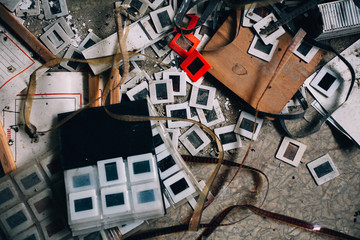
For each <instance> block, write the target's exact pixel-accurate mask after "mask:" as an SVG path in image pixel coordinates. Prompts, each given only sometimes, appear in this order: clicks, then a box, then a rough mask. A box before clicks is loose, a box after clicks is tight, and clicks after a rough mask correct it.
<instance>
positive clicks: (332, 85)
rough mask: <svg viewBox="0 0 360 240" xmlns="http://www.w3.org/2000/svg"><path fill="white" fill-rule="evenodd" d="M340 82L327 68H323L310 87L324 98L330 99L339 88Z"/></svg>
mask: <svg viewBox="0 0 360 240" xmlns="http://www.w3.org/2000/svg"><path fill="white" fill-rule="evenodd" d="M341 82H342V81H341V79H340V78H339V77H338V76H337V74H336V73H334V72H333V71H331V70H330V69H329V68H327V67H323V68H322V69H321V70H320V71H319V72H318V74H316V76H315V77H314V79H313V80H312V81H311V82H310V85H311V86H312V87H313V88H315V89H316V90H317V91H319V92H320V93H322V94H323V95H325V96H326V97H330V96H331V95H333V94H334V92H335V91H336V89H337V88H338V87H339V86H340V84H341Z"/></svg>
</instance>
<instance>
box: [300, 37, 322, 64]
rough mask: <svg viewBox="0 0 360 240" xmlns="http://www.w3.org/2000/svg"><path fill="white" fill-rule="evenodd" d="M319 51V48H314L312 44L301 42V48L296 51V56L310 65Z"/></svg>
mask: <svg viewBox="0 0 360 240" xmlns="http://www.w3.org/2000/svg"><path fill="white" fill-rule="evenodd" d="M318 51H319V48H318V47H315V46H312V45H311V44H309V43H307V42H306V41H304V40H303V41H301V42H300V44H299V46H298V47H297V48H296V49H295V51H294V54H295V55H296V56H298V57H299V58H300V59H301V60H303V61H304V62H306V63H309V62H310V61H311V59H313V57H314V56H315V55H316V53H317V52H318Z"/></svg>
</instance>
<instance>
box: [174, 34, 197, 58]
mask: <svg viewBox="0 0 360 240" xmlns="http://www.w3.org/2000/svg"><path fill="white" fill-rule="evenodd" d="M181 36H183V37H184V38H186V39H188V40H189V41H190V42H192V44H193V45H192V46H191V48H190V49H189V51H186V50H185V49H184V48H182V47H181V46H180V45H178V44H177V43H176V42H177V40H178V39H179V38H180V37H181ZM199 43H200V40H199V39H198V38H197V37H195V36H194V35H193V34H191V33H190V34H187V35H181V34H180V33H178V34H176V36H175V37H174V38H173V40H171V42H170V43H169V47H170V48H171V49H173V50H174V51H175V52H177V53H178V54H179V55H180V56H182V57H183V58H187V57H188V56H189V55H190V54H191V53H192V52H193V51H195V49H196V47H197V46H198V45H199Z"/></svg>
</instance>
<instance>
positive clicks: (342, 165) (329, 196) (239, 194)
mask: <svg viewBox="0 0 360 240" xmlns="http://www.w3.org/2000/svg"><path fill="white" fill-rule="evenodd" d="M67 4H68V8H69V10H70V15H71V16H72V19H71V22H72V23H73V24H74V27H75V28H76V29H77V30H78V34H79V37H80V39H83V38H84V37H85V35H86V34H87V32H88V29H92V31H93V32H94V33H95V34H97V35H98V36H99V37H100V38H105V37H107V36H109V35H110V34H112V33H114V32H115V20H114V17H113V1H109V0H91V1H89V0H67ZM25 20H26V21H25V26H26V27H28V28H29V29H30V30H31V32H32V33H34V35H35V36H39V35H40V34H42V32H43V31H42V27H44V26H46V25H47V24H48V23H49V22H48V21H46V20H39V19H37V18H36V17H35V18H32V17H29V18H26V19H25ZM358 38H359V35H356V36H351V37H347V38H341V39H334V40H331V41H329V43H330V44H331V45H332V46H334V47H336V49H338V50H339V51H341V50H342V49H344V48H345V47H347V46H349V45H350V44H351V43H352V42H354V41H355V40H357V39H358ZM147 53H149V54H151V51H150V52H149V51H147ZM61 55H62V53H61V54H59V56H61ZM331 56H332V55H330V54H329V55H327V56H326V57H325V59H324V61H323V62H322V64H323V63H325V62H326V61H328V60H329V59H330V58H331ZM142 65H143V66H144V67H145V69H147V71H148V72H149V74H151V73H152V72H151V71H153V72H154V71H155V69H153V66H154V63H153V62H149V61H146V62H145V63H144V64H142ZM203 84H205V85H210V86H214V87H216V89H217V93H216V98H218V99H219V101H220V105H221V106H222V110H223V113H224V115H225V118H226V121H225V122H224V123H221V124H220V125H217V126H223V125H229V124H234V123H236V121H237V118H238V116H239V112H240V111H241V108H240V104H239V101H238V97H237V96H236V95H235V94H233V93H232V92H231V91H230V90H229V89H227V88H225V87H224V86H223V85H222V84H221V83H219V82H218V81H217V80H216V79H214V78H212V77H207V78H206V79H205V81H204V83H203ZM189 89H190V85H188V90H189ZM308 96H309V97H310V95H309V94H308ZM183 100H184V99H179V101H183ZM161 108H162V106H161V107H158V111H159V113H160V114H163V109H161ZM303 122H304V121H303ZM302 124H304V123H295V124H292V126H291V127H292V128H294V129H297V128H298V127H299V126H300V125H302ZM283 136H284V135H283V132H282V131H281V130H280V129H279V127H278V126H277V125H276V124H275V123H274V122H272V121H270V120H265V122H264V124H263V127H262V129H261V132H260V135H259V138H258V139H257V141H256V142H254V144H253V146H252V150H251V152H250V155H249V158H248V159H247V161H246V164H247V165H250V166H253V167H256V168H258V169H260V170H262V171H263V172H264V173H265V174H266V175H267V176H268V178H269V194H268V196H267V198H266V200H265V202H264V204H263V208H264V209H266V210H269V211H273V212H276V213H281V214H285V215H288V216H292V217H296V218H299V219H302V220H305V221H309V222H311V223H316V224H318V225H321V226H324V227H328V228H331V229H335V230H338V231H341V232H344V233H347V234H349V235H352V236H357V237H360V216H358V217H356V216H355V215H356V214H355V213H356V212H357V211H359V210H360V152H359V148H358V147H357V146H355V145H354V144H353V143H352V142H350V141H349V140H347V139H346V138H345V137H343V136H342V135H341V134H340V133H338V132H337V130H335V129H333V128H331V127H329V126H328V125H327V124H325V125H324V126H323V127H322V129H321V130H320V131H319V132H318V133H316V134H314V135H312V136H309V137H306V138H302V139H299V141H300V142H302V143H304V144H306V145H307V150H306V152H305V155H304V157H303V159H302V161H301V163H300V165H299V166H298V167H297V168H295V167H292V166H290V165H288V164H285V163H282V162H281V161H279V160H278V159H275V157H274V156H275V153H276V151H277V149H278V147H279V145H280V142H281V139H282V138H283ZM249 142H250V141H249V140H248V139H245V138H242V144H243V147H242V148H240V149H238V150H231V151H230V152H226V154H225V159H227V160H232V161H236V162H240V161H241V160H242V158H243V156H244V154H245V152H246V149H247V147H248V145H249ZM179 151H180V152H181V153H183V154H187V152H186V150H185V149H184V148H183V147H182V146H180V144H179ZM327 153H328V154H329V155H330V156H331V157H332V159H333V160H334V162H335V164H336V166H337V168H338V170H339V172H340V176H339V177H337V178H335V179H333V180H331V181H329V182H327V183H325V184H323V185H321V186H317V185H316V184H315V182H314V180H313V179H312V177H311V175H310V173H309V171H308V169H307V168H306V164H307V163H309V162H311V161H312V160H314V159H316V158H318V157H320V156H322V155H324V154H327ZM200 155H203V156H216V151H215V146H212V147H210V148H208V149H206V150H205V151H203V152H202V153H200ZM189 166H190V169H191V170H192V172H193V173H194V175H195V176H196V177H197V178H198V179H199V180H200V179H202V180H205V181H206V180H207V178H208V177H209V176H210V172H211V170H212V169H213V168H214V166H207V165H196V164H190V165H189ZM234 172H235V169H229V168H226V167H224V168H222V169H221V172H220V174H219V176H220V177H219V180H218V183H221V182H222V181H228V180H229V178H230V177H231V176H232V175H233V174H234ZM252 184H253V179H252V177H251V176H250V175H249V174H248V173H247V172H245V171H240V173H239V174H238V176H237V178H236V179H235V181H234V182H233V183H232V184H231V185H230V186H229V189H228V190H227V191H225V193H223V194H222V195H220V196H219V197H218V198H217V200H216V201H215V202H214V203H213V204H212V205H211V206H210V207H208V209H206V210H205V212H204V217H203V222H208V221H209V219H211V218H212V216H214V215H215V214H216V213H217V212H218V211H219V210H220V209H223V208H225V207H226V206H229V205H232V204H236V203H244V202H246V200H247V199H246V189H248V188H249V187H251V186H252ZM265 188H266V185H264V186H263V190H262V191H263V192H264V191H265ZM213 191H219V190H213ZM262 196H263V195H262ZM260 200H261V199H259V202H260ZM190 214H191V209H190V207H189V206H188V205H187V204H186V205H184V206H182V207H180V208H179V209H172V210H170V211H169V212H168V214H167V215H166V216H165V217H163V218H161V219H159V220H156V221H155V222H152V223H151V224H150V226H149V227H150V228H152V227H166V226H169V225H175V224H178V223H182V222H183V221H184V220H186V219H187V218H188V217H189V216H190ZM354 214H355V215H354ZM247 215H249V217H248V218H246V219H245V220H243V221H241V222H239V223H236V224H233V225H230V226H226V227H220V228H218V229H217V230H216V231H215V232H214V233H213V234H212V235H211V237H210V239H328V237H323V236H320V235H316V234H313V233H309V232H306V231H303V230H302V229H298V228H294V227H292V226H288V225H285V224H282V223H277V222H273V221H271V220H267V219H264V218H262V217H260V216H257V215H254V214H248V212H240V211H239V212H237V213H234V214H232V215H231V216H229V217H228V218H227V220H226V221H227V222H234V221H237V220H240V219H241V218H243V216H247ZM198 234H199V233H198V232H197V233H195V232H186V233H179V234H174V235H169V236H164V237H159V239H194V238H196V236H197V235H198Z"/></svg>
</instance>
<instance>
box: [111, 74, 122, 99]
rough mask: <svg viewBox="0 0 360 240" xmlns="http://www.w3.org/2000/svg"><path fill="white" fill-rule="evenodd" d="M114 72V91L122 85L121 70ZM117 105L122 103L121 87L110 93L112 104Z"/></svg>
mask: <svg viewBox="0 0 360 240" xmlns="http://www.w3.org/2000/svg"><path fill="white" fill-rule="evenodd" d="M114 71H115V73H114V77H115V80H114V83H113V85H112V87H111V89H114V88H115V87H116V86H117V85H119V83H120V73H119V69H115V70H114ZM116 103H120V87H119V86H118V87H117V88H116V89H114V90H112V91H111V92H110V104H116Z"/></svg>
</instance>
